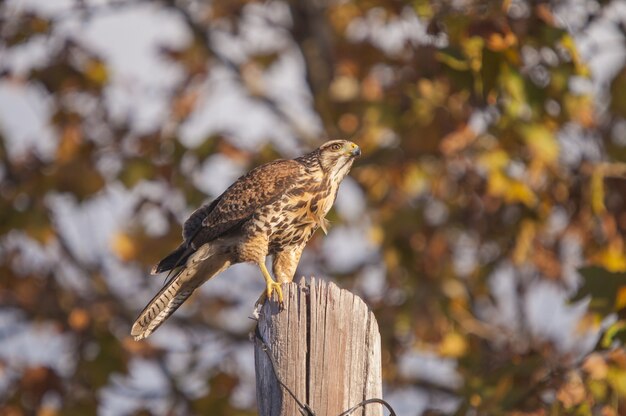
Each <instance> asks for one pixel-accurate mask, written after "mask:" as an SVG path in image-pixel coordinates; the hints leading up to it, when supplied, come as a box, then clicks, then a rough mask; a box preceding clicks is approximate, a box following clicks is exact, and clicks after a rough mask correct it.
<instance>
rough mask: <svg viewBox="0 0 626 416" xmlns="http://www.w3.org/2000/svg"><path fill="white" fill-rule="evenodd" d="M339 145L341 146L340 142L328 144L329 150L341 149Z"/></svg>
mask: <svg viewBox="0 0 626 416" xmlns="http://www.w3.org/2000/svg"><path fill="white" fill-rule="evenodd" d="M341 147H342V146H341V144H340V143H335V144H333V145H332V146H330V150H334V151H337V150H339V149H341Z"/></svg>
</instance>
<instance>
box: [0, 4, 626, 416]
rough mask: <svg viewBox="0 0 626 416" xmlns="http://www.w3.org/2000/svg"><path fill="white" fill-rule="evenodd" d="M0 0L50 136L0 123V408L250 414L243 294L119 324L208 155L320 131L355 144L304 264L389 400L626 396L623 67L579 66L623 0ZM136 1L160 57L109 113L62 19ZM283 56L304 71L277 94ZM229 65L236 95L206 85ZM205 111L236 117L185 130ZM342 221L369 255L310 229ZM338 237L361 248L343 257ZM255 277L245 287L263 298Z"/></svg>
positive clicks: (82, 44)
mask: <svg viewBox="0 0 626 416" xmlns="http://www.w3.org/2000/svg"><path fill="white" fill-rule="evenodd" d="M10 3H11V2H3V3H1V4H0V22H2V23H1V24H0V56H2V54H3V53H4V54H7V56H9V55H10V54H15V56H16V54H18V53H20V51H21V50H25V49H26V48H29V47H33V48H34V47H36V46H32V45H36V44H37V43H42V42H43V43H44V44H45V45H46V52H45V58H44V59H36V60H35V61H36V62H34V63H31V64H29V65H21V66H20V65H18V64H16V63H15V62H17V60H16V59H14V60H8V59H7V60H6V61H4V62H3V59H2V58H0V90H2V91H14V90H18V91H23V90H28V91H34V94H35V95H36V97H38V98H37V100H40V101H45V105H46V108H48V112H47V113H46V119H45V131H46V132H47V133H46V134H43V135H42V136H41V137H36V138H31V139H29V140H30V141H29V143H30V144H22V145H20V144H16V143H17V142H18V141H19V140H21V139H20V138H19V137H18V136H16V134H15V133H14V132H12V130H10V129H8V128H6V126H8V125H10V123H9V122H10V120H7V118H6V117H5V118H2V117H0V139H1V140H0V178H1V183H0V196H1V198H0V219H1V220H0V270H1V275H0V276H1V280H0V304H1V306H2V307H1V308H0V313H1V314H2V315H1V318H0V339H1V340H2V344H3V345H4V346H5V347H0V413H1V414H10V415H27V414H39V415H57V414H58V415H85V414H95V413H96V411H98V412H99V413H102V414H116V413H115V412H116V411H113V410H111V406H112V405H111V404H110V403H116V404H115V406H118V407H115V408H116V409H125V410H124V411H125V412H126V413H127V414H163V415H165V414H168V415H169V414H171V415H174V414H212V415H248V414H250V415H251V414H255V407H254V398H253V394H254V393H253V389H254V384H253V374H250V369H249V368H248V369H247V370H246V369H245V365H244V364H245V363H244V362H245V360H249V359H251V356H252V347H251V345H250V344H249V341H248V339H247V336H248V335H247V334H248V332H249V330H250V328H251V327H252V325H253V322H252V321H249V325H247V326H233V325H232V324H231V323H229V321H230V320H231V319H232V316H240V317H241V316H245V314H246V313H248V312H246V311H248V309H251V307H252V302H253V301H254V297H253V295H250V296H249V297H250V299H248V298H247V297H244V298H242V295H238V294H237V290H238V289H235V290H230V288H228V283H225V282H222V283H221V285H223V286H219V287H218V286H217V285H219V284H220V283H215V285H216V286H209V287H205V288H204V289H203V290H202V291H201V292H200V293H199V294H198V295H197V296H195V298H193V299H192V300H191V302H190V305H189V307H187V308H183V309H182V310H181V311H180V312H179V313H177V314H176V316H175V317H174V318H175V319H173V320H172V321H171V322H169V323H168V325H167V326H169V329H168V328H166V327H165V326H164V328H163V332H164V333H165V335H164V336H163V338H158V337H155V340H154V341H147V342H141V343H136V342H134V341H132V340H131V338H130V337H129V329H130V324H131V323H132V321H133V319H134V318H135V316H136V314H137V312H138V311H139V308H140V307H141V305H142V304H144V303H145V302H146V301H147V300H149V299H150V296H151V294H153V293H155V289H156V288H157V287H159V285H160V284H161V283H162V282H161V281H160V280H159V278H156V279H157V280H154V278H151V277H148V275H147V272H148V271H149V269H150V267H151V266H152V265H153V264H154V263H155V262H156V261H157V260H158V259H159V258H160V257H161V256H163V255H164V254H166V253H167V252H168V251H170V250H171V249H172V248H174V247H175V246H176V245H177V244H178V242H179V239H180V229H181V221H182V220H183V219H184V218H185V216H186V215H187V214H188V213H189V212H191V210H193V209H194V208H195V207H197V206H199V205H200V204H201V203H203V201H205V200H207V199H211V198H213V197H215V196H217V192H218V189H215V188H212V187H211V184H210V182H211V181H210V180H209V181H208V182H209V183H208V184H207V181H206V178H207V176H209V177H210V176H211V175H208V174H205V175H204V176H199V175H201V172H203V171H204V170H207V171H209V170H208V169H209V166H210V165H212V166H218V167H217V168H215V169H217V171H219V170H220V166H229V167H231V168H232V167H233V166H235V167H236V169H235V170H238V172H239V173H243V172H244V171H246V170H248V169H250V168H252V167H253V166H256V165H258V164H260V163H262V162H266V161H269V160H272V159H274V158H277V157H292V156H295V155H296V154H298V153H299V152H300V151H301V150H305V149H309V148H312V147H313V146H315V145H316V144H318V143H320V142H321V141H322V139H325V138H346V139H350V140H353V141H355V142H357V143H358V144H359V145H360V146H361V148H362V150H363V157H362V158H361V159H360V160H359V162H358V163H357V164H356V165H355V167H354V168H353V170H352V173H351V177H352V178H353V180H348V182H349V183H348V185H347V186H348V187H349V188H350V192H349V195H350V196H349V197H346V198H347V199H345V200H344V205H343V206H344V208H343V209H339V208H338V209H336V210H333V211H332V212H331V214H330V215H329V219H330V220H331V223H332V228H331V230H330V233H329V236H328V237H323V236H321V235H317V236H316V237H315V239H314V240H313V241H312V242H311V244H310V246H309V247H308V248H307V253H308V254H306V255H305V258H304V260H303V267H302V268H301V273H309V272H311V273H316V274H317V275H318V276H324V275H325V276H327V277H329V278H332V279H334V280H335V281H336V282H337V283H338V284H339V285H340V286H342V287H344V288H347V289H350V290H352V291H354V292H356V293H358V294H359V295H360V296H362V297H363V298H364V299H365V301H366V302H367V303H368V304H369V305H370V306H371V307H372V309H373V311H374V313H375V315H376V317H377V319H378V322H379V326H380V328H381V331H382V339H383V345H382V348H383V374H384V383H385V386H386V390H385V391H386V394H387V397H388V398H390V401H391V402H392V404H393V403H400V404H401V403H405V404H406V403H409V404H411V403H420V405H419V406H420V407H419V409H422V410H423V411H425V412H430V413H437V412H442V413H446V414H458V415H465V414H468V415H472V414H481V415H482V414H484V415H498V414H507V415H548V414H581V415H583V414H599V415H618V414H626V399H625V398H626V352H625V350H624V349H623V344H624V341H626V314H625V313H624V312H625V311H626V247H625V245H624V244H625V242H624V239H625V235H626V197H625V195H626V165H625V164H624V161H625V159H626V99H625V98H624V97H625V95H624V91H626V66H624V65H623V59H622V63H620V64H616V65H613V67H610V66H609V65H608V64H607V66H606V67H604V66H602V65H595V66H594V62H598V61H597V60H598V59H601V57H600V55H602V54H604V53H622V54H623V53H624V44H623V41H622V42H620V41H617V42H616V41H614V40H613V41H611V40H606V38H604V37H603V36H604V35H598V34H597V33H596V32H597V31H598V28H599V27H604V28H607V27H610V28H612V29H611V30H613V31H614V32H615V33H618V34H621V35H623V34H624V23H623V21H624V10H623V8H622V9H620V8H619V7H618V6H619V5H618V3H619V2H618V1H617V0H615V1H613V2H607V1H599V2H597V3H596V2H593V4H594V5H595V6H594V7H587V8H583V10H578V9H576V10H570V9H568V4H569V3H576V2H569V1H564V2H561V1H553V2H526V1H523V0H511V1H489V2H474V1H458V2H457V1H454V2H448V1H443V2H427V1H423V0H419V1H414V2H400V1H391V0H372V1H354V2H351V1H328V2H324V1H305V0H294V1H288V2H283V1H275V2H256V1H226V0H224V1H214V2H200V1H188V2H178V1H170V0H162V1H148V0H140V1H137V2H131V1H128V2H125V1H116V0H111V1H109V2H95V1H94V2H91V1H84V2H66V3H67V9H62V10H56V11H54V12H49V11H42V10H39V9H38V8H36V7H34V8H32V9H29V8H28V7H23V8H21V9H19V10H18V11H15V10H13V7H14V5H12V4H10ZM583 3H592V2H583ZM620 10H621V12H620ZM131 12H132V13H140V14H141V13H162V14H163V15H164V16H169V17H170V18H172V19H175V20H176V22H178V23H177V24H178V25H179V26H181V27H182V28H183V30H184V32H185V35H184V36H183V39H184V42H179V44H175V45H172V44H167V45H165V44H164V45H160V47H159V48H158V49H156V48H155V50H154V51H153V52H154V53H155V54H157V55H158V57H159V59H160V60H162V61H163V62H164V63H166V64H167V65H169V67H171V68H174V69H173V71H175V73H176V76H175V77H173V78H172V79H173V81H171V80H170V81H169V82H168V83H167V84H164V86H163V87H162V88H160V90H159V91H160V92H158V94H160V95H158V96H159V97H160V98H159V99H160V100H162V101H163V103H164V106H163V109H161V110H159V111H160V113H159V116H158V117H156V118H154V119H153V120H152V121H151V122H150V123H149V125H148V126H147V127H146V126H141V127H137V117H136V114H135V110H137V109H133V108H129V109H126V112H123V113H122V114H120V111H119V108H118V109H117V110H116V106H115V105H116V103H118V102H117V101H115V100H116V98H115V97H116V94H119V89H120V88H121V89H122V90H124V89H125V88H127V89H129V90H130V91H131V92H130V93H129V95H132V94H133V92H132V91H135V90H134V89H133V88H134V86H133V85H128V84H124V83H121V84H120V83H119V78H116V76H117V75H116V73H115V69H114V68H115V65H116V64H115V63H114V62H113V60H112V58H110V57H108V56H105V55H104V54H102V53H100V52H99V51H98V49H97V48H95V47H94V46H93V44H91V43H90V42H87V41H84V39H82V38H81V37H79V36H76V32H72V31H71V30H69V29H68V27H69V28H71V27H72V26H71V25H68V21H74V22H78V23H77V24H79V25H80V24H84V25H89V24H91V23H93V22H96V21H97V19H99V18H100V16H116V15H118V14H119V15H122V14H124V13H131ZM577 13H578V14H577ZM619 13H622V17H621V19H622V20H621V21H622V23H619V17H618V16H619ZM159 16H161V15H159ZM581 16H582V17H581ZM254 30H260V33H262V34H265V35H267V36H270V35H271V36H273V38H272V39H274V41H266V42H265V43H264V42H262V41H261V40H262V39H263V36H260V35H259V39H260V40H259V39H256V38H255V36H256V35H254V33H256V32H254ZM251 33H252V35H251ZM255 40H259V42H258V43H255ZM272 42H274V43H272ZM233 45H236V46H233ZM119 47H120V48H123V47H124V46H123V45H121V44H120V45H119ZM616 51H617V52H616ZM619 51H621V52H619ZM11 56H14V55H11ZM289 65H291V66H289ZM285 66H289V67H290V68H292V72H288V71H287V72H280V71H285V69H284V68H285ZM293 68H295V69H293ZM283 73H285V74H291V75H292V76H294V77H296V79H297V81H289V80H288V78H289V77H287V76H285V78H284V79H285V83H287V82H295V84H294V85H299V86H300V87H301V88H299V89H297V90H293V89H289V88H281V85H283V84H281V82H280V80H281V76H280V74H283ZM276 74H279V75H278V76H277V75H276ZM294 74H295V75H294ZM277 78H278V82H277ZM116 83H117V84H116ZM130 84H132V83H130ZM225 84H228V85H229V86H230V88H232V89H233V90H236V91H237V94H239V96H240V101H237V102H239V103H241V102H245V103H246V106H247V107H245V108H246V111H243V110H241V112H240V113H238V112H239V107H237V106H236V105H235V106H234V107H232V108H229V107H228V105H229V104H228V103H226V101H224V103H223V104H222V101H220V100H222V99H224V98H225V96H222V95H220V94H219V93H215V91H221V90H220V88H221V87H222V86H223V85H225ZM290 85H292V84H290ZM290 88H291V87H290ZM150 94H157V92H151V93H150ZM2 97H3V96H2V94H0V98H2ZM4 97H5V98H4V100H5V101H6V100H7V98H6V95H5V96H4ZM150 97H151V95H150ZM155 100H156V99H155ZM211 100H213V101H211ZM209 102H212V103H214V107H211V108H213V109H214V110H215V111H220V109H222V108H226V109H228V111H230V112H231V113H232V112H235V113H238V114H237V115H236V117H238V118H239V120H236V121H237V122H236V123H234V124H232V125H228V123H227V122H226V121H224V123H222V124H220V123H214V124H213V125H212V127H211V128H205V129H204V130H202V129H200V130H199V131H201V134H200V136H201V137H200V138H199V139H198V138H196V139H195V140H191V139H188V138H187V136H186V135H188V130H186V129H188V128H189V126H190V125H193V124H194V123H196V124H197V123H198V120H197V118H198V117H200V116H199V114H205V113H201V111H202V109H203V108H204V107H206V106H207V105H208V104H207V103H209ZM0 103H1V100H0ZM215 103H216V104H215ZM230 105H231V106H232V103H231V104H230ZM222 106H224V107H222ZM131 107H132V106H131ZM3 111H4V110H3V107H2V106H1V105H0V113H2V112H3ZM25 111H26V110H25ZM227 116H229V115H228V114H224V115H223V117H224V118H225V119H226V118H227ZM239 121H240V122H241V125H248V126H249V125H255V123H257V124H256V125H258V126H259V127H258V128H259V130H260V129H261V125H264V126H265V130H264V131H263V133H262V135H261V134H256V133H258V131H257V130H255V129H252V130H253V131H255V132H256V133H254V134H253V133H250V135H252V136H254V137H255V139H254V143H253V144H250V143H251V142H247V141H246V140H247V139H246V137H247V136H246V135H245V134H243V133H241V134H240V133H239V132H238V130H237V126H238V125H239V124H238V122H239ZM263 123H265V124H263ZM268 126H269V128H268ZM246 134H247V133H246ZM257 136H262V137H257ZM16 149H17V150H16ZM20 149H21V150H20ZM220 163H221V164H220ZM210 172H213V171H210ZM216 176H217V175H216ZM236 176H237V175H236V174H235V175H234V177H236ZM199 178H203V179H199ZM344 191H346V189H345V188H344V189H342V191H340V194H341V193H343V192H344ZM346 192H347V191H346ZM340 202H341V201H340ZM345 207H347V208H345ZM333 233H335V236H333ZM342 235H344V236H345V235H356V236H357V239H360V241H365V242H364V243H362V244H357V245H356V246H355V247H361V246H364V247H366V248H367V250H368V251H367V255H366V256H363V250H360V251H359V250H357V249H354V251H353V252H350V245H349V244H348V245H346V244H343V245H341V244H340V245H341V246H342V247H343V249H342V250H340V253H339V252H336V253H334V252H333V250H329V249H325V248H324V247H326V246H325V244H329V243H328V242H327V240H329V241H339V242H340V243H341V241H342V240H341V236H342ZM333 239H335V240H333ZM357 251H358V252H357ZM334 256H348V257H350V258H352V259H353V260H354V261H350V262H347V263H345V262H344V263H341V264H344V265H343V266H341V267H340V266H337V264H338V263H337V261H338V260H337V258H336V257H334ZM343 260H345V259H343ZM346 264H347V265H346ZM234 273H235V274H236V273H237V272H234ZM246 273H247V272H246ZM248 274H249V275H246V276H243V277H242V279H241V280H238V281H239V282H243V283H242V284H243V285H246V284H247V283H246V282H248V283H249V285H250V286H251V287H253V288H255V287H256V288H258V290H257V292H260V290H261V288H262V280H261V278H260V276H259V275H256V274H253V273H248ZM229 276H232V275H229ZM225 279H227V278H226V277H225ZM216 282H217V279H216ZM210 284H211V285H213V281H212V282H211V283H210ZM255 284H256V285H257V286H253V285H255ZM220 287H221V288H222V289H220ZM224 288H226V289H224ZM255 290H256V289H251V293H252V292H254V291H255ZM248 301H249V305H247V304H245V302H248ZM242 303H243V304H242ZM248 307H249V308H248ZM244 321H245V318H244ZM160 331H161V330H160ZM167 331H170V332H167ZM171 340H176V342H171V343H170V342H169V341H171ZM166 341H168V342H166ZM44 350H45V351H48V353H46V352H41V351H44ZM47 354H48V355H47ZM212 354H213V355H212ZM429 360H430V361H429ZM426 361H427V362H431V361H433V362H436V363H438V364H437V365H438V366H437V365H436V366H435V367H433V368H435V370H432V368H431V369H430V370H429V368H427V367H428V365H426V364H424V363H425V362H426ZM413 363H417V364H418V365H417V366H415V365H412V364H413ZM420 363H421V364H420ZM441 366H443V367H445V368H447V369H448V370H449V371H451V372H452V375H449V376H447V377H445V376H443V375H441V374H440V371H443V370H441V368H443V367H441ZM150 379H152V380H159V382H156V381H155V382H154V384H150V383H148V384H146V383H144V381H146V380H150ZM142 380H143V381H142ZM400 392H404V393H400ZM251 395H252V396H251ZM394 400H395V401H394ZM119 406H121V407H119ZM415 406H416V408H418V407H417V404H416V405H415ZM107 409H108V410H107ZM422 410H419V411H420V412H421V411H422ZM126 413H124V414H126Z"/></svg>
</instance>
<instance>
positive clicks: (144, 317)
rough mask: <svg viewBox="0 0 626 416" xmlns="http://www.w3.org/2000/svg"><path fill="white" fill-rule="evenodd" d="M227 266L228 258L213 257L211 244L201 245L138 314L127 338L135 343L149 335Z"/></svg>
mask: <svg viewBox="0 0 626 416" xmlns="http://www.w3.org/2000/svg"><path fill="white" fill-rule="evenodd" d="M172 254H173V253H172ZM230 263H231V262H230V260H229V259H228V257H227V256H224V255H220V254H216V253H215V247H214V246H213V245H211V244H204V245H203V246H201V247H200V248H198V249H197V250H196V251H195V252H194V253H193V254H191V255H186V257H185V261H184V264H181V265H180V266H182V267H181V268H180V269H179V270H178V271H177V272H176V273H175V274H174V275H173V276H172V278H171V280H170V281H169V282H168V283H166V284H165V286H163V288H162V289H161V291H160V292H159V293H158V294H157V295H156V296H155V297H154V298H152V300H151V301H150V303H148V306H146V307H145V308H144V310H143V311H142V312H141V314H139V318H137V320H136V321H135V323H134V324H133V327H132V329H131V331H130V334H131V335H132V336H133V337H134V338H135V340H136V341H139V340H141V339H143V338H146V337H147V336H149V335H150V334H152V333H153V332H154V331H155V330H156V329H157V328H158V327H159V326H160V325H161V324H162V323H163V322H164V321H165V320H166V319H167V318H169V316H170V315H171V314H173V313H174V312H175V311H176V309H178V307H179V306H180V305H182V304H183V302H185V301H186V300H187V298H188V297H189V296H191V294H192V293H193V291H194V290H196V288H198V287H199V286H200V285H201V284H203V283H204V282H206V281H207V280H209V279H210V278H212V277H213V276H215V275H217V274H219V273H221V272H222V271H224V270H226V269H227V268H228V266H230ZM176 267H178V265H177V266H176Z"/></svg>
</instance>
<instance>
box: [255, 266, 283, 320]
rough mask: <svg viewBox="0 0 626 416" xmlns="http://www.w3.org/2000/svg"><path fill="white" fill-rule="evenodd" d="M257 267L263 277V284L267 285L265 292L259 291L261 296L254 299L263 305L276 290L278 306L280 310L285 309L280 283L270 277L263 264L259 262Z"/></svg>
mask: <svg viewBox="0 0 626 416" xmlns="http://www.w3.org/2000/svg"><path fill="white" fill-rule="evenodd" d="M259 267H260V268H261V273H263V278H264V279H265V284H266V285H267V289H266V290H265V292H263V293H261V296H260V297H259V299H258V300H257V301H256V304H257V305H263V303H265V300H266V299H270V300H271V299H272V293H274V292H276V293H277V294H278V308H279V309H280V310H281V311H282V310H283V309H285V303H284V300H283V290H282V288H281V286H280V283H277V282H275V281H274V279H272V276H270V273H269V272H268V271H267V268H266V267H265V264H263V263H260V264H259Z"/></svg>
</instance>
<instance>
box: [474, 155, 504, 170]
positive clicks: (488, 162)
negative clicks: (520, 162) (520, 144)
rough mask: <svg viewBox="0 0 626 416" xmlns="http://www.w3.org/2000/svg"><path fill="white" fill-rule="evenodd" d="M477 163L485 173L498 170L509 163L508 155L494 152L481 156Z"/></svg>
mask: <svg viewBox="0 0 626 416" xmlns="http://www.w3.org/2000/svg"><path fill="white" fill-rule="evenodd" d="M478 163H479V164H480V165H481V166H482V167H483V168H484V169H486V170H487V171H489V172H492V171H494V170H500V169H503V168H504V167H506V165H507V164H508V163H509V155H508V153H507V152H505V151H504V150H495V151H491V152H487V153H484V154H482V155H481V156H480V157H479V159H478Z"/></svg>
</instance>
